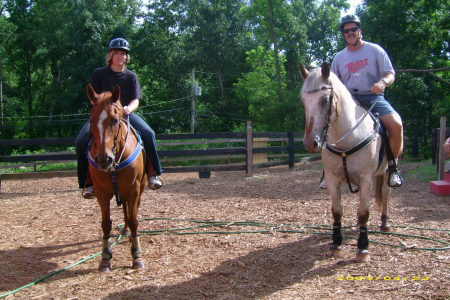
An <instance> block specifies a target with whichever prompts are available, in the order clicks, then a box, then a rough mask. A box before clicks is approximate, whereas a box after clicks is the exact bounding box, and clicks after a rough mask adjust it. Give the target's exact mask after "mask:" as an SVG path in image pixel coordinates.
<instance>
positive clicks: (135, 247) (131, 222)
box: [127, 195, 144, 270]
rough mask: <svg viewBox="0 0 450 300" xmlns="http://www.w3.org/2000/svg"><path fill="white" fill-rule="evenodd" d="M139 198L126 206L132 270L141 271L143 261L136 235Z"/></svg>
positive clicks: (135, 198)
mask: <svg viewBox="0 0 450 300" xmlns="http://www.w3.org/2000/svg"><path fill="white" fill-rule="evenodd" d="M139 198H140V196H139V195H137V196H136V197H134V199H133V200H131V201H127V206H128V226H129V228H130V230H131V237H130V240H131V256H132V257H133V265H132V268H133V269H138V270H143V269H144V261H143V260H142V250H141V245H140V242H139V236H138V235H137V229H138V225H139V224H138V216H137V215H138V204H139V202H140V199H139Z"/></svg>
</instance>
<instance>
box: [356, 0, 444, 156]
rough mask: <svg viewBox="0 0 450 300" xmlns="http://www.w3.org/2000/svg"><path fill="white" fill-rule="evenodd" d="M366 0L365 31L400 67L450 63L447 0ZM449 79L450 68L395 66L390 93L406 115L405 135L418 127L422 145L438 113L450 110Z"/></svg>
mask: <svg viewBox="0 0 450 300" xmlns="http://www.w3.org/2000/svg"><path fill="white" fill-rule="evenodd" d="M364 4H365V5H364V6H363V7H362V9H361V10H360V11H359V14H360V15H361V21H362V24H363V33H364V37H365V38H366V39H367V40H370V41H373V42H376V43H378V44H380V45H381V46H382V47H384V48H385V49H386V50H387V52H388V54H389V55H390V57H391V60H392V63H393V65H394V67H395V69H396V70H402V69H419V70H420V69H421V70H424V69H434V68H440V67H449V66H450V63H449V60H448V58H449V56H448V53H449V52H450V51H449V50H450V49H449V44H448V41H449V25H450V23H449V22H450V21H449V18H448V2H447V1H445V0H436V1H425V0H420V1H413V0H405V1H392V0H389V1H388V0H384V1H373V0H366V1H365V3H364ZM381 12H382V13H381ZM438 77H439V78H438ZM448 82H449V73H448V71H447V72H440V73H432V72H414V73H411V72H397V78H396V81H395V84H394V85H393V86H392V87H391V88H389V89H388V90H387V97H388V99H389V100H390V101H391V102H392V103H393V104H394V107H395V108H396V109H397V110H398V111H399V113H400V115H401V116H402V119H403V122H404V128H405V132H406V135H407V136H411V135H412V134H413V131H416V132H417V133H419V134H420V136H421V137H422V139H423V145H427V144H430V142H431V139H430V132H431V129H432V128H433V127H438V126H439V117H440V116H442V115H444V116H445V115H447V116H448V115H450V105H449V103H450V90H449V84H448ZM424 112H426V113H424ZM422 149H431V148H425V147H422ZM423 154H424V155H427V154H429V153H423Z"/></svg>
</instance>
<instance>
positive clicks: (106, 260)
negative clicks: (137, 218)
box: [97, 193, 112, 272]
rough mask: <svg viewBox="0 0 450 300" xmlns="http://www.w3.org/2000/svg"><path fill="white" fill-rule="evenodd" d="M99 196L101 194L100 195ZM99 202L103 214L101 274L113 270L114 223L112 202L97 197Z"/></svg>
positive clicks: (99, 267)
mask: <svg viewBox="0 0 450 300" xmlns="http://www.w3.org/2000/svg"><path fill="white" fill-rule="evenodd" d="M98 194H99V193H98ZM97 201H98V204H99V205H100V210H101V212H102V231H103V244H102V260H101V261H100V264H99V266H98V270H99V271H100V272H108V271H110V270H111V258H112V250H111V241H110V237H111V229H112V221H111V214H110V201H109V199H105V198H103V199H102V197H101V196H100V195H97Z"/></svg>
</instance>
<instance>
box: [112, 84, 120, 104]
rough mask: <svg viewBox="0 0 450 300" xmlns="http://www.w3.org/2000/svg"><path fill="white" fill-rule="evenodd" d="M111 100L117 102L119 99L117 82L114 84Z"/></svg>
mask: <svg viewBox="0 0 450 300" xmlns="http://www.w3.org/2000/svg"><path fill="white" fill-rule="evenodd" d="M111 100H112V102H117V101H119V100H120V86H119V85H118V84H116V86H115V87H114V89H113V91H112V96H111Z"/></svg>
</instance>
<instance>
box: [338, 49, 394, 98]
mask: <svg viewBox="0 0 450 300" xmlns="http://www.w3.org/2000/svg"><path fill="white" fill-rule="evenodd" d="M331 70H332V71H333V72H334V73H335V74H336V75H337V76H338V77H339V79H340V80H341V81H342V82H343V83H344V85H345V86H346V87H347V89H348V90H349V91H350V92H351V93H352V94H357V95H364V94H369V93H371V92H370V88H371V87H372V86H373V85H374V83H375V82H377V81H379V80H380V79H381V78H382V76H383V75H384V74H386V73H391V74H395V71H394V68H393V67H392V63H391V61H390V59H389V56H388V55H387V53H386V51H384V49H383V48H381V47H380V46H379V45H377V44H374V43H369V42H366V41H364V42H363V45H362V47H361V48H359V49H358V50H356V51H350V50H348V49H347V47H346V48H345V49H343V50H341V51H340V52H338V53H337V54H336V56H335V57H334V59H333V62H332V64H331Z"/></svg>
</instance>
